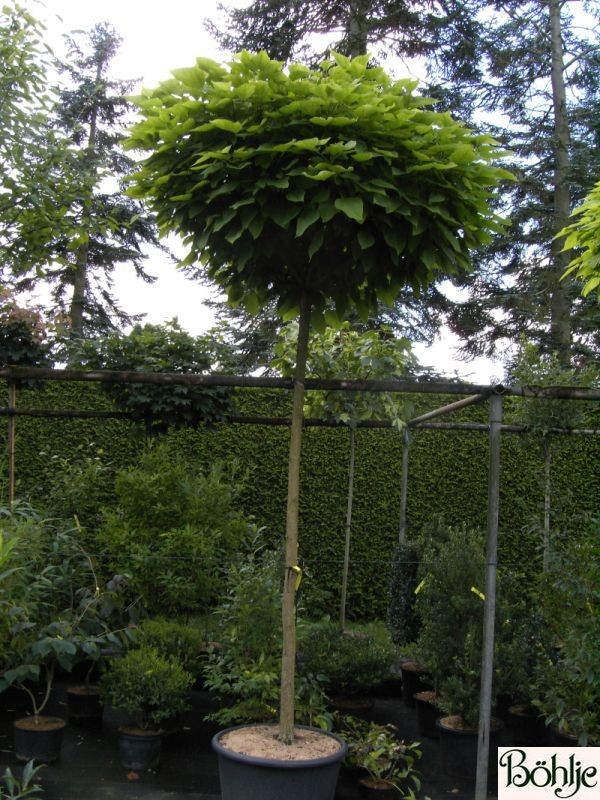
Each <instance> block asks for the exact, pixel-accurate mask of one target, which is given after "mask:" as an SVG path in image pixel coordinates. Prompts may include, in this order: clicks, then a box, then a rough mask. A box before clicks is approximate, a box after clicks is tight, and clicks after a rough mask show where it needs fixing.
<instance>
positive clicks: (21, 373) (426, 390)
mask: <svg viewBox="0 0 600 800" xmlns="http://www.w3.org/2000/svg"><path fill="white" fill-rule="evenodd" d="M0 379H4V380H6V381H7V384H8V406H7V407H4V408H0V416H6V417H7V418H8V464H9V499H11V498H14V457H15V420H16V417H17V416H36V417H70V418H73V417H80V418H84V417H96V418H101V417H105V418H106V417H116V418H128V417H129V418H130V415H129V414H127V413H126V412H102V411H95V412H94V411H66V410H62V411H61V410H58V409H48V410H44V409H23V410H21V409H17V408H16V385H17V382H18V381H19V380H44V381H46V380H47V381H57V380H58V381H86V382H87V381H93V382H100V383H145V384H154V385H176V384H184V385H195V386H207V387H210V386H221V387H223V386H230V387H255V388H267V389H292V388H293V381H292V380H291V379H286V378H272V377H251V376H241V377H240V376H231V375H218V374H211V375H195V374H180V373H164V372H161V373H150V372H144V373H142V372H116V371H103V370H102V371H83V370H74V369H59V370H56V369H49V368H41V367H4V368H2V369H0ZM306 389H307V391H310V390H311V389H327V390H333V391H371V392H399V393H404V394H437V395H466V396H465V397H463V399H461V400H457V401H455V402H453V403H449V404H447V405H444V406H442V407H440V408H438V409H435V410H433V411H430V412H427V413H426V414H422V415H420V416H418V417H415V418H414V419H411V420H409V422H408V423H407V424H406V427H405V428H404V431H403V447H402V473H401V500H400V530H399V538H400V541H403V540H404V538H405V536H406V505H407V497H408V464H409V451H410V432H411V431H412V430H415V429H418V428H426V429H429V430H467V431H481V432H487V433H488V508H487V544H486V576H485V601H484V612H483V617H484V619H483V644H482V669H481V687H480V717H479V730H478V746H477V773H476V783H475V800H485V799H486V797H487V784H488V761H489V741H490V728H491V699H492V677H493V660H494V620H495V612H496V572H497V550H498V518H499V508H500V501H499V497H500V492H499V489H500V439H501V434H502V432H510V433H526V432H527V431H528V428H527V427H526V426H520V425H504V424H503V422H502V417H503V398H504V397H508V396H518V397H532V398H544V399H568V400H600V389H582V388H574V387H566V386H551V387H539V386H520V387H519V386H503V385H502V384H497V385H494V386H483V385H474V384H470V383H461V382H447V381H430V380H427V381H419V380H373V381H371V380H364V381H345V380H335V379H328V380H322V379H307V380H306ZM485 401H488V403H489V406H488V409H489V411H488V423H487V424H485V423H443V422H432V420H434V419H436V418H437V417H440V416H444V415H446V414H451V413H452V412H454V411H457V410H459V409H462V408H466V407H468V406H470V405H473V404H475V403H482V402H485ZM227 422H236V423H248V424H255V425H289V424H290V421H289V419H282V418H269V417H235V416H231V417H229V418H227V420H226V421H225V424H226V423H227ZM304 425H305V426H307V427H308V426H311V425H312V426H323V427H329V426H333V427H335V426H337V427H344V425H343V423H330V422H327V421H324V420H315V419H305V420H304ZM358 427H362V428H391V427H392V425H391V422H386V421H381V422H363V423H358ZM548 433H557V434H574V435H593V434H598V433H600V430H597V429H560V428H554V429H551V430H550V431H548Z"/></svg>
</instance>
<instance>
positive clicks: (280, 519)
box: [0, 382, 600, 618]
mask: <svg viewBox="0 0 600 800" xmlns="http://www.w3.org/2000/svg"><path fill="white" fill-rule="evenodd" d="M3 389H4V387H2V386H1V385H0V391H2V390H3ZM4 390H5V389H4ZM4 396H6V394H5V395H4ZM446 401H447V398H444V397H440V396H434V395H428V396H424V397H422V398H420V399H419V402H418V403H417V405H418V406H419V407H418V409H417V411H416V412H415V413H421V412H423V411H425V410H427V409H429V408H435V407H438V406H440V405H442V404H443V403H444V402H446ZM17 403H18V405H19V406H20V407H22V408H63V409H64V408H71V409H81V408H96V409H108V408H110V403H109V401H108V400H107V399H106V398H105V396H104V395H103V394H102V392H100V391H99V390H98V387H97V386H96V385H93V384H64V383H58V382H48V383H46V384H45V385H43V386H42V387H40V388H38V389H31V388H25V389H20V390H19V392H18V397H17ZM237 405H238V410H239V412H240V413H244V414H248V415H265V416H289V414H290V408H291V393H289V392H273V391H271V392H268V391H263V390H239V391H238V393H237ZM514 406H515V402H514V399H513V398H509V399H507V401H506V411H507V417H510V415H511V409H513V407H514ZM453 419H456V420H478V421H486V419H487V406H486V404H482V405H481V406H473V407H471V408H468V409H464V410H463V411H462V412H460V414H456V415H454V417H453ZM16 429H17V437H16V473H17V493H18V494H19V496H21V497H29V498H30V499H31V500H32V502H34V503H37V504H40V505H43V502H44V497H45V494H46V487H45V484H46V483H47V481H48V475H49V470H50V471H51V470H52V469H53V468H54V467H53V466H52V465H53V462H52V457H53V456H59V457H61V458H66V459H80V458H82V457H83V455H84V453H85V450H86V448H87V446H88V445H89V443H94V450H95V451H97V450H102V451H103V452H104V455H103V456H102V458H105V459H106V460H107V461H108V462H110V463H111V464H112V465H113V466H114V467H115V468H119V467H123V466H126V465H128V464H131V463H132V462H133V461H134V460H135V458H136V454H137V453H139V451H140V449H141V448H142V447H143V441H144V439H143V432H142V430H141V427H140V426H137V425H135V424H132V423H130V422H127V421H121V420H70V419H42V418H39V419H38V418H25V417H18V418H17V423H16ZM288 436H289V432H288V429H287V428H285V427H264V426H256V425H241V424H231V425H220V426H218V427H217V428H216V429H215V430H205V429H199V430H195V431H194V430H175V431H173V432H171V433H169V434H168V435H167V441H168V443H169V447H172V448H173V452H177V453H178V454H179V455H181V456H183V457H185V458H186V459H190V460H198V461H200V463H201V464H203V465H208V464H209V463H210V462H212V461H213V460H216V459H230V458H236V459H237V460H238V461H239V463H240V467H241V468H242V472H244V471H246V472H247V475H248V477H247V481H246V483H245V488H244V490H243V495H242V502H243V506H244V510H245V511H246V512H247V513H248V514H251V515H252V516H253V517H254V519H255V521H256V522H257V523H258V524H259V525H264V526H265V527H266V535H267V536H268V538H269V540H270V541H271V542H273V543H274V544H276V543H279V542H280V541H281V540H282V538H283V534H284V531H285V503H286V491H287V463H288ZM487 444H488V440H487V436H486V435H485V434H484V433H479V432H466V431H445V432H441V431H430V430H422V429H421V430H417V431H413V432H412V433H411V450H410V468H409V500H408V509H407V530H408V537H409V538H410V537H411V535H414V534H416V532H417V531H418V530H419V529H420V527H421V526H422V525H423V523H425V522H426V521H428V520H429V519H430V518H431V517H432V516H433V515H435V514H442V515H443V516H444V518H445V520H446V521H447V522H448V523H449V524H458V523H461V522H465V523H467V524H468V525H475V526H480V527H484V526H485V524H486V516H487V470H488V461H487V459H488V453H487ZM0 448H2V450H1V452H2V453H5V452H6V424H2V425H0ZM599 456H600V439H599V438H598V437H585V438H584V437H562V438H560V439H558V438H556V439H555V441H554V444H553V469H552V478H553V485H554V490H555V500H554V505H553V513H554V517H553V519H554V520H556V519H560V515H562V514H564V515H567V516H568V515H572V514H573V513H574V512H575V511H577V510H588V511H592V512H594V511H595V512H598V510H599V508H598V505H599V504H598V498H599V497H600V470H599V469H597V468H594V465H597V464H598V463H599ZM501 458H502V465H501V500H500V528H501V533H500V543H499V547H500V553H499V554H500V560H501V561H502V562H504V563H506V562H508V561H510V562H513V563H515V564H517V565H519V566H520V567H521V568H523V569H526V568H527V566H528V565H531V564H533V563H535V556H536V548H537V545H538V542H537V536H536V534H535V533H534V532H531V533H527V532H525V533H524V532H523V529H524V526H526V525H528V524H530V523H531V522H532V521H540V520H541V519H542V507H543V483H542V477H543V463H542V455H541V447H540V440H539V438H538V437H535V436H525V437H523V436H517V435H514V434H506V435H504V436H503V439H502V455H501ZM348 459H349V436H348V432H347V431H346V430H343V429H327V428H308V429H306V431H305V437H304V440H303V454H302V490H301V510H300V513H301V518H300V552H301V554H302V557H303V567H304V569H305V572H306V578H305V581H304V584H303V588H304V591H305V592H306V597H305V601H306V603H307V604H309V605H311V606H312V607H315V604H320V605H319V610H326V611H329V612H330V613H332V615H335V614H336V613H337V604H338V602H339V594H340V588H341V569H342V561H343V540H344V526H345V514H346V492H347V481H348ZM401 459H402V437H401V435H400V434H399V433H398V432H397V431H392V430H380V429H379V430H378V429H373V430H365V429H361V430H359V431H358V432H357V451H356V476H355V486H354V512H353V532H352V536H353V539H352V550H351V565H350V577H349V587H348V615H349V616H350V617H353V618H375V617H380V618H385V614H386V610H387V590H388V576H389V565H390V561H391V557H392V553H393V548H394V545H395V543H396V541H397V536H398V527H399V505H400V470H401ZM3 465H4V469H3V475H6V468H5V465H6V458H5V456H3ZM4 498H5V493H4ZM107 502H108V503H110V492H107ZM327 593H328V599H327V600H324V599H323V598H324V596H325V595H326V594H327ZM323 604H324V605H323Z"/></svg>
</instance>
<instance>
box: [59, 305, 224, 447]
mask: <svg viewBox="0 0 600 800" xmlns="http://www.w3.org/2000/svg"><path fill="white" fill-rule="evenodd" d="M74 355H75V354H72V356H71V358H73V356H74ZM76 358H77V361H78V362H79V363H80V364H81V366H84V367H87V368H89V369H110V370H126V371H134V372H176V373H182V374H185V373H196V374H198V373H200V374H201V373H204V372H207V371H209V370H210V367H211V366H212V363H213V361H214V354H213V352H212V344H211V340H210V339H209V338H208V337H201V336H199V337H193V336H191V335H190V334H189V333H187V332H186V331H184V330H182V329H181V327H180V325H179V324H178V322H177V320H176V319H173V320H171V321H170V322H168V323H167V324H166V325H150V324H146V325H144V326H142V325H135V326H134V327H133V329H132V330H131V332H130V333H128V334H125V335H124V334H122V333H117V334H113V335H111V336H106V337H104V338H95V339H88V340H84V341H81V342H79V343H78V352H77V354H76ZM103 388H104V389H105V391H106V392H107V393H108V394H109V396H110V397H112V399H113V401H114V402H115V405H116V406H117V407H118V408H121V409H123V410H124V411H129V412H131V414H132V415H133V418H134V419H139V420H143V421H145V423H146V429H147V431H148V432H149V433H152V432H160V431H164V430H166V429H167V428H168V427H169V426H173V427H178V426H197V425H199V424H200V423H203V422H204V423H212V422H216V421H218V420H222V419H224V418H225V416H226V415H227V414H228V413H231V404H230V399H229V390H228V389H227V388H224V387H210V388H207V387H205V386H191V385H190V386H185V385H182V384H162V385H152V384H149V383H109V384H103Z"/></svg>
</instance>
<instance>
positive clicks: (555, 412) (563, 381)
mask: <svg viewBox="0 0 600 800" xmlns="http://www.w3.org/2000/svg"><path fill="white" fill-rule="evenodd" d="M509 372H510V378H511V382H514V383H515V384H516V385H517V386H536V387H537V386H540V387H545V386H567V387H569V386H571V387H575V388H576V387H582V388H586V387H588V388H592V387H597V386H599V385H600V373H599V371H598V368H597V366H596V365H595V364H588V365H584V366H583V367H580V368H578V369H575V368H571V369H566V368H565V367H564V366H563V365H561V363H560V362H559V359H558V356H557V354H555V353H554V354H543V353H540V350H539V348H538V347H536V345H534V344H533V343H531V342H528V341H526V340H525V339H521V341H520V347H519V350H518V352H517V353H516V355H515V357H514V360H513V363H512V366H511V367H510V369H509ZM595 411H596V403H594V402H593V401H591V402H589V403H587V402H584V401H581V400H552V399H548V398H522V399H521V398H519V399H518V400H517V401H516V402H515V405H514V410H513V411H512V414H511V418H512V419H514V421H516V422H520V423H521V424H525V425H528V426H530V427H531V428H532V429H533V430H537V431H542V432H544V431H548V429H550V428H567V429H569V428H585V427H592V426H593V424H594V423H593V416H592V415H593V414H594V412H595Z"/></svg>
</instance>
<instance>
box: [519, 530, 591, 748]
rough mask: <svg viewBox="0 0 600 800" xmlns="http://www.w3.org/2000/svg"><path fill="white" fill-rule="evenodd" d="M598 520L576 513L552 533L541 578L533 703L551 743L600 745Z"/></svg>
mask: <svg viewBox="0 0 600 800" xmlns="http://www.w3.org/2000/svg"><path fill="white" fill-rule="evenodd" d="M599 542H600V520H598V519H597V518H595V517H593V516H590V515H581V516H580V517H579V518H577V519H574V520H572V521H571V522H570V524H569V525H568V527H567V529H563V530H560V531H557V532H556V533H555V534H554V536H553V538H552V540H551V542H550V551H549V554H548V556H549V557H548V569H547V571H546V572H545V573H543V574H542V576H541V578H540V592H539V596H540V604H541V609H542V617H543V620H544V623H545V626H546V628H547V630H548V632H549V634H550V638H549V641H548V642H547V643H546V644H545V647H544V648H543V649H541V653H540V657H539V658H538V661H537V664H536V669H535V674H534V680H533V689H534V693H535V696H534V701H533V702H534V705H535V706H536V707H537V708H538V709H539V710H540V711H541V712H542V714H543V715H544V716H545V718H546V724H547V725H548V726H550V728H551V730H552V732H553V737H554V740H555V742H556V743H560V744H567V743H568V744H571V745H573V744H575V743H578V744H579V745H582V746H583V745H597V744H599V743H600V659H599V658H598V653H599V652H600V614H599V613H598V586H599V585H600V545H599Z"/></svg>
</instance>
